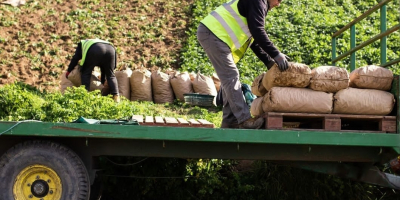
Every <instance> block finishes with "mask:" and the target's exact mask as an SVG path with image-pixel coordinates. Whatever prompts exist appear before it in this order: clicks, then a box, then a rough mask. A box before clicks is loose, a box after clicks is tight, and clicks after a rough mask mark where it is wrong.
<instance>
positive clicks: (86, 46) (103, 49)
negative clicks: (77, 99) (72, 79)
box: [66, 39, 120, 102]
mask: <svg viewBox="0 0 400 200" xmlns="http://www.w3.org/2000/svg"><path fill="white" fill-rule="evenodd" d="M79 60H80V62H79V65H80V66H81V79H82V85H85V88H86V90H89V89H90V78H91V76H92V71H93V69H94V67H96V66H98V67H100V71H101V78H100V81H101V84H104V82H105V81H106V79H107V83H108V85H109V87H110V93H111V94H112V95H113V99H114V101H116V102H119V101H120V97H119V91H118V82H117V78H116V77H115V74H114V70H115V67H116V65H117V54H116V51H115V48H114V46H112V45H111V43H110V42H107V41H104V40H100V39H87V40H81V41H80V42H79V43H78V47H77V48H76V49H75V54H74V56H73V57H72V59H71V62H70V64H69V66H68V69H67V73H66V77H67V78H68V75H69V74H70V73H71V71H72V70H73V69H74V68H75V66H76V65H77V64H78V61H79Z"/></svg>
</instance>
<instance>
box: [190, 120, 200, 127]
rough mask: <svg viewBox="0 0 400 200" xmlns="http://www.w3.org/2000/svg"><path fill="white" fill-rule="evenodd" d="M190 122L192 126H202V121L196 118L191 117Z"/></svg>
mask: <svg viewBox="0 0 400 200" xmlns="http://www.w3.org/2000/svg"><path fill="white" fill-rule="evenodd" d="M188 122H189V124H190V126H191V127H201V126H202V125H201V123H200V122H198V121H197V120H195V119H189V120H188Z"/></svg>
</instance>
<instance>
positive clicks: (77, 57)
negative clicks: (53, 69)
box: [67, 42, 82, 72]
mask: <svg viewBox="0 0 400 200" xmlns="http://www.w3.org/2000/svg"><path fill="white" fill-rule="evenodd" d="M80 59H82V44H81V43H80V42H79V44H78V47H76V49H75V54H74V56H73V57H72V59H71V62H70V63H69V65H68V69H67V72H71V71H72V70H74V68H75V66H76V65H77V64H78V61H79V60H80Z"/></svg>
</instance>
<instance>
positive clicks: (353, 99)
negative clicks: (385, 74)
mask: <svg viewBox="0 0 400 200" xmlns="http://www.w3.org/2000/svg"><path fill="white" fill-rule="evenodd" d="M394 103H395V99H394V96H393V94H391V93H389V92H385V91H381V90H374V89H358V88H347V89H344V90H340V91H339V92H337V93H336V94H335V96H334V105H333V113H337V114H357V115H388V114H389V113H390V112H392V109H393V107H394Z"/></svg>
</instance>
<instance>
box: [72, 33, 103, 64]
mask: <svg viewBox="0 0 400 200" xmlns="http://www.w3.org/2000/svg"><path fill="white" fill-rule="evenodd" d="M95 43H105V44H110V42H107V41H105V40H100V39H87V40H81V45H82V59H81V62H80V63H79V65H80V66H83V64H84V63H85V59H86V54H87V52H88V50H89V48H90V46H92V45H93V44H95Z"/></svg>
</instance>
